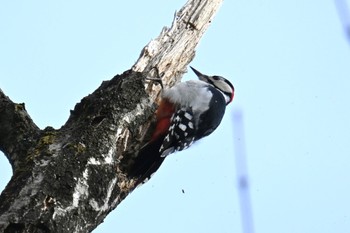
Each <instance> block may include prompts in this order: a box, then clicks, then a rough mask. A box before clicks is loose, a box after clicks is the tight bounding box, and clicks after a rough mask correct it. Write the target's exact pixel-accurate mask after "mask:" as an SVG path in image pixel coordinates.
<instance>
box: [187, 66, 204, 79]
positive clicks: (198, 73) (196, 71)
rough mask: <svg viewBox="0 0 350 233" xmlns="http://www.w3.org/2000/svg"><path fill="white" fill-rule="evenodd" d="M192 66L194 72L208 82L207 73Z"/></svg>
mask: <svg viewBox="0 0 350 233" xmlns="http://www.w3.org/2000/svg"><path fill="white" fill-rule="evenodd" d="M190 68H191V69H192V70H193V72H194V73H195V74H196V75H197V76H198V78H199V80H202V81H204V82H208V81H207V80H208V76H207V75H205V74H202V73H201V72H199V71H198V70H196V69H195V68H193V67H192V66H190Z"/></svg>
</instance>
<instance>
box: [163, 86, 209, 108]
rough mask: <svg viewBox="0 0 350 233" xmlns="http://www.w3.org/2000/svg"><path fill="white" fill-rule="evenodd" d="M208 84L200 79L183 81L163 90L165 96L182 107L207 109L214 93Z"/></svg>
mask: <svg viewBox="0 0 350 233" xmlns="http://www.w3.org/2000/svg"><path fill="white" fill-rule="evenodd" d="M207 87H208V84H207V83H206V82H203V81H200V80H190V81H187V82H181V83H178V84H176V85H175V86H173V87H172V88H169V89H166V90H164V91H163V95H162V97H163V98H166V99H168V100H169V101H170V102H171V103H174V104H177V105H180V106H182V107H189V106H191V107H192V111H194V112H197V111H201V112H203V111H205V110H207V109H208V108H209V102H210V100H211V98H212V95H213V94H212V93H211V92H210V91H209V90H208V88H207Z"/></svg>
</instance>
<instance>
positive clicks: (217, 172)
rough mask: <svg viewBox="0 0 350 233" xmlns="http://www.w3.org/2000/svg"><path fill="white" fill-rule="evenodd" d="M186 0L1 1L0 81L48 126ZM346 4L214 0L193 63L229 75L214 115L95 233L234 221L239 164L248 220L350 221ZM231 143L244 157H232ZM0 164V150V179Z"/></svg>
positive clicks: (313, 228) (280, 224)
mask: <svg viewBox="0 0 350 233" xmlns="http://www.w3.org/2000/svg"><path fill="white" fill-rule="evenodd" d="M184 3H185V1H184V0H182V1H175V0H172V1H160V0H149V1H118V2H117V1H111V0H102V1H98V2H97V1H90V0H88V1H82V0H77V1H56V2H51V1H43V0H34V1H23V0H22V1H2V2H1V3H0V88H1V89H2V90H3V91H4V92H5V94H6V95H8V96H9V97H10V98H11V99H12V100H13V101H15V102H18V103H22V102H24V103H25V104H26V109H27V110H28V112H29V114H30V115H31V117H32V119H33V120H34V122H35V123H36V124H37V125H38V126H39V127H40V128H45V127H46V126H53V127H54V128H60V127H61V126H62V125H63V124H64V123H65V121H66V120H67V119H68V116H69V110H70V109H73V108H74V106H75V104H76V103H77V102H79V101H80V100H81V99H82V98H83V97H84V96H86V95H88V94H89V93H91V92H93V91H94V90H95V89H96V88H97V87H98V86H99V85H100V84H101V82H102V81H103V80H108V79H110V78H112V77H113V76H114V75H116V74H120V73H122V72H123V71H125V70H127V69H129V68H130V67H131V66H132V65H133V64H134V62H135V61H136V60H137V58H138V56H139V54H140V51H141V50H142V48H143V47H144V46H145V45H146V44H147V43H148V42H149V41H150V40H151V39H152V38H155V37H157V36H158V34H159V33H160V31H161V29H162V27H163V26H170V25H171V22H172V19H173V15H174V12H175V10H178V9H180V8H181V6H182V5H183V4H184ZM348 5H349V1H341V0H337V1H332V0H328V1H304V0H293V1H292V0H287V1H278V0H261V1H238V0H236V1H228V0H226V1H224V3H223V5H222V7H221V9H220V11H219V12H218V14H217V15H216V17H215V19H214V20H213V22H212V25H211V26H210V27H209V29H208V31H207V33H206V34H205V35H204V37H203V39H202V40H201V43H200V45H199V46H198V47H197V54H196V57H195V59H194V61H193V62H192V64H191V65H192V66H193V67H195V68H196V69H198V70H200V71H201V72H203V73H205V74H209V75H213V74H217V75H222V76H224V77H226V78H228V79H230V80H231V82H232V83H233V84H234V85H235V89H236V92H235V99H234V101H233V103H232V104H231V105H229V106H228V108H227V112H226V115H225V117H224V120H223V122H222V123H221V125H220V127H219V128H218V129H217V130H216V131H215V132H214V133H213V134H212V135H210V136H209V137H207V138H205V139H203V140H202V141H200V142H198V143H196V144H195V145H193V146H192V147H191V148H190V149H188V150H186V151H183V152H181V153H177V154H174V155H171V156H170V157H168V158H167V159H166V160H165V162H164V164H163V165H162V166H161V168H160V170H159V171H158V172H157V173H156V174H155V175H154V176H153V178H152V179H151V180H150V181H149V182H148V183H146V184H145V185H144V186H142V187H140V188H138V189H136V190H135V191H134V192H133V193H132V194H130V195H129V196H128V197H127V198H126V199H125V200H124V201H123V202H122V203H121V204H120V205H119V206H118V207H117V209H116V210H114V211H113V212H112V213H111V214H110V215H109V216H108V217H107V218H106V219H105V222H104V223H103V224H101V225H100V226H99V227H98V228H97V229H96V230H95V231H94V233H105V232H124V233H133V232H152V233H158V232H159V233H160V232H168V233H175V232H176V233H178V232H201V233H212V232H221V233H229V232H243V230H242V223H241V222H242V215H241V212H240V209H241V208H240V199H239V189H238V187H239V186H238V184H239V183H238V181H237V176H236V174H237V172H238V171H239V169H241V168H242V167H243V172H245V171H247V172H248V181H249V185H250V186H249V188H250V200H251V206H252V209H251V212H252V217H253V219H254V220H253V223H252V224H254V227H253V228H254V229H255V232H261V233H280V232H284V233H293V232H298V233H310V232H318V233H326V232H327V233H329V232H337V233H348V232H350V198H349V197H350V181H349V180H350V174H349V170H350V169H349V164H350V159H349V156H350V147H349V144H350V122H349V121H350V106H349V101H350V47H349V45H350V44H349V41H348V40H347V34H346V32H345V30H344V25H345V26H348V27H349V24H348V22H349V14H348V10H349V8H348ZM344 22H345V23H344ZM347 30H348V31H350V30H349V29H347ZM195 78H196V77H195V75H194V74H193V73H191V72H188V73H187V74H185V75H184V79H183V80H188V79H195ZM234 116H241V118H238V119H240V120H237V117H234ZM235 119H236V120H235ZM243 133H244V135H245V136H244V138H243ZM237 147H239V148H240V149H237ZM237 151H238V152H237ZM242 151H245V152H246V157H245V160H244V159H243V160H241V159H238V161H241V162H242V161H243V163H244V162H246V165H247V167H245V165H244V164H243V165H242V164H236V157H237V156H241V155H239V154H238V155H237V153H240V152H242ZM236 165H237V166H236ZM237 168H238V169H237ZM246 168H247V170H246ZM11 174H12V172H11V167H10V165H9V163H8V161H7V160H6V158H5V156H3V154H2V153H0V190H2V189H3V188H4V187H5V186H6V184H7V182H8V180H9V179H10V177H11ZM247 201H249V198H248V199H247ZM248 212H249V211H248ZM245 233H247V232H245Z"/></svg>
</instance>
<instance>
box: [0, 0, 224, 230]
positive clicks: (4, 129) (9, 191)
mask: <svg viewBox="0 0 350 233" xmlns="http://www.w3.org/2000/svg"><path fill="white" fill-rule="evenodd" d="M221 2H222V0H211V1H209V0H207V1H203V0H202V1H200V0H189V1H188V2H187V3H186V4H185V6H184V7H183V8H182V9H181V10H180V11H179V12H177V13H176V14H175V17H174V21H173V23H172V26H171V27H170V28H163V30H162V32H161V34H160V35H159V36H158V37H157V38H156V39H154V40H152V41H151V42H150V43H149V44H148V45H146V46H145V48H144V49H143V50H142V52H141V55H140V58H139V59H138V61H137V62H136V64H134V65H133V67H132V68H131V69H130V70H128V71H125V72H124V73H123V74H121V75H116V76H115V77H114V78H112V79H111V80H109V81H105V82H103V83H102V84H101V86H100V87H99V88H98V89H97V90H95V91H94V92H93V93H92V94H90V95H88V96H86V97H84V98H83V99H82V100H81V102H80V103H78V104H77V105H76V106H75V108H74V110H72V111H71V114H70V117H69V119H68V121H67V122H66V123H65V124H64V125H63V126H62V127H61V128H60V129H53V128H52V127H46V128H45V129H44V130H40V129H39V128H38V127H37V126H36V125H35V123H34V122H33V120H32V119H31V118H30V116H29V115H28V113H27V112H26V109H25V105H24V104H17V103H13V102H12V101H11V100H10V98H9V97H7V96H6V95H5V94H4V93H3V92H2V91H1V89H0V150H1V151H2V152H4V154H5V156H6V157H7V158H8V160H9V161H10V164H11V165H12V169H13V176H12V178H11V180H10V182H9V183H8V185H7V186H6V188H5V189H4V190H3V192H2V193H1V196H0V232H91V231H92V230H93V229H94V228H96V227H97V226H98V225H99V224H100V223H101V222H102V221H103V219H104V218H105V217H106V216H107V214H108V213H109V212H110V211H112V210H113V209H114V208H116V206H117V205H118V204H119V203H120V202H121V201H122V200H123V199H124V198H125V197H126V196H127V195H128V194H129V193H130V192H131V191H133V190H134V188H135V187H134V186H135V180H134V179H132V178H130V177H129V176H128V173H127V168H128V166H129V164H130V163H131V162H132V161H133V158H134V157H135V156H136V154H137V150H138V148H139V147H140V146H141V145H142V144H143V143H144V142H145V141H147V139H148V138H149V134H150V132H151V131H152V129H153V124H152V122H153V120H154V119H153V118H154V112H155V110H156V107H157V101H158V97H159V93H160V90H161V88H160V86H159V85H155V83H154V82H152V81H149V80H147V79H145V78H146V77H154V76H155V72H154V69H152V68H153V67H157V68H158V69H159V72H160V73H161V74H162V75H163V76H162V80H163V83H164V86H165V88H167V87H169V86H172V85H174V84H175V83H176V82H178V81H179V80H180V78H181V76H182V74H183V73H184V72H185V71H186V66H187V65H188V64H189V62H190V61H191V60H192V59H193V57H194V54H195V47H196V45H197V44H198V42H199V40H200V38H201V36H202V35H203V33H204V32H205V30H206V29H207V27H208V26H209V25H210V23H211V20H212V18H213V16H214V14H215V12H216V11H217V10H218V8H219V6H220V5H221ZM116 227H117V226H116Z"/></svg>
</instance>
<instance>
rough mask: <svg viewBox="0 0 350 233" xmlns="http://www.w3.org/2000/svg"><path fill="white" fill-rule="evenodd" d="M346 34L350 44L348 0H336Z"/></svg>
mask: <svg viewBox="0 0 350 233" xmlns="http://www.w3.org/2000/svg"><path fill="white" fill-rule="evenodd" d="M334 3H335V6H336V8H337V11H338V15H339V19H340V22H341V24H342V26H343V29H344V32H345V36H346V38H347V40H348V42H349V44H350V13H349V6H348V3H347V0H334Z"/></svg>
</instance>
